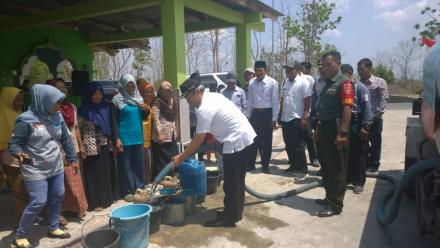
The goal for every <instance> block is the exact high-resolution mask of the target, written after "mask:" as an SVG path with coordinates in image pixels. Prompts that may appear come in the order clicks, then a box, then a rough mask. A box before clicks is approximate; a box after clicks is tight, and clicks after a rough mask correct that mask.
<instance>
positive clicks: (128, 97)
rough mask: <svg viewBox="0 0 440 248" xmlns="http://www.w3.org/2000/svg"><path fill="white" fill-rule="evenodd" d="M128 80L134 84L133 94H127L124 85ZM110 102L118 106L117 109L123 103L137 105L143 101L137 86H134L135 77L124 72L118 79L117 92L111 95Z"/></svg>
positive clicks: (120, 107) (123, 105) (121, 107)
mask: <svg viewBox="0 0 440 248" xmlns="http://www.w3.org/2000/svg"><path fill="white" fill-rule="evenodd" d="M129 82H132V83H133V84H134V87H135V90H134V92H133V94H129V93H128V92H127V90H126V89H125V87H126V86H127V84H128V83H129ZM112 102H113V103H114V104H115V105H116V107H118V109H119V110H121V109H123V108H124V107H125V105H127V104H130V105H138V104H139V103H143V102H144V99H143V98H142V96H141V94H139V91H138V88H137V86H136V79H135V78H134V77H133V75H131V74H125V75H124V76H122V77H121V80H120V81H119V93H118V94H117V95H116V96H114V97H113V99H112Z"/></svg>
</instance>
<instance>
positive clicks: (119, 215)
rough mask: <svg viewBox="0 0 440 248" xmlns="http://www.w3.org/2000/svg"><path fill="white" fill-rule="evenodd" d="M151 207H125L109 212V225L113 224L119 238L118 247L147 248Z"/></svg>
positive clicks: (141, 205) (140, 205)
mask: <svg viewBox="0 0 440 248" xmlns="http://www.w3.org/2000/svg"><path fill="white" fill-rule="evenodd" d="M150 212H151V206H150V205H147V204H131V205H125V206H122V207H119V208H116V209H114V210H113V211H111V213H110V214H109V215H110V225H111V223H113V225H114V226H115V230H116V231H117V232H119V234H120V235H121V238H120V240H119V247H122V248H132V247H133V248H137V247H147V246H148V241H149V238H150V236H149V232H150Z"/></svg>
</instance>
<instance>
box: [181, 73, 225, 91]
mask: <svg viewBox="0 0 440 248" xmlns="http://www.w3.org/2000/svg"><path fill="white" fill-rule="evenodd" d="M227 74H228V73H227V72H215V73H206V74H200V78H201V83H202V84H203V86H205V91H209V86H210V85H211V84H213V83H217V89H218V88H219V87H220V88H225V87H226V86H227V85H226V83H225V82H226V75H227ZM187 78H189V76H187ZM221 86H223V87H221Z"/></svg>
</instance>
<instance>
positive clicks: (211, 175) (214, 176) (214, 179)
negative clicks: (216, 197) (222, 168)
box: [206, 171, 221, 195]
mask: <svg viewBox="0 0 440 248" xmlns="http://www.w3.org/2000/svg"><path fill="white" fill-rule="evenodd" d="M220 176H221V174H220V172H219V171H207V191H206V194H208V195H210V194H214V193H215V192H217V187H218V186H219V184H220Z"/></svg>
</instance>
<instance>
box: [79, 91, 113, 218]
mask: <svg viewBox="0 0 440 248" xmlns="http://www.w3.org/2000/svg"><path fill="white" fill-rule="evenodd" d="M79 128H80V130H81V134H82V140H83V146H84V160H83V172H84V180H85V188H86V195H87V201H88V203H89V209H90V210H91V211H101V210H102V209H103V208H107V207H109V206H110V205H111V204H112V203H113V201H114V200H116V198H115V197H114V195H115V194H114V193H115V192H114V191H115V188H116V187H118V185H117V180H116V177H115V176H114V175H115V174H116V173H115V164H114V162H113V161H114V160H113V151H114V150H115V148H114V146H115V145H116V146H121V141H120V140H119V138H118V132H117V130H118V129H117V123H116V118H115V115H114V113H113V111H112V108H111V105H110V103H108V102H107V101H106V100H105V98H104V91H103V89H102V86H101V85H99V84H98V83H91V84H90V86H89V88H88V89H87V91H86V93H85V95H84V99H83V101H82V105H81V107H80V108H79Z"/></svg>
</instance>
